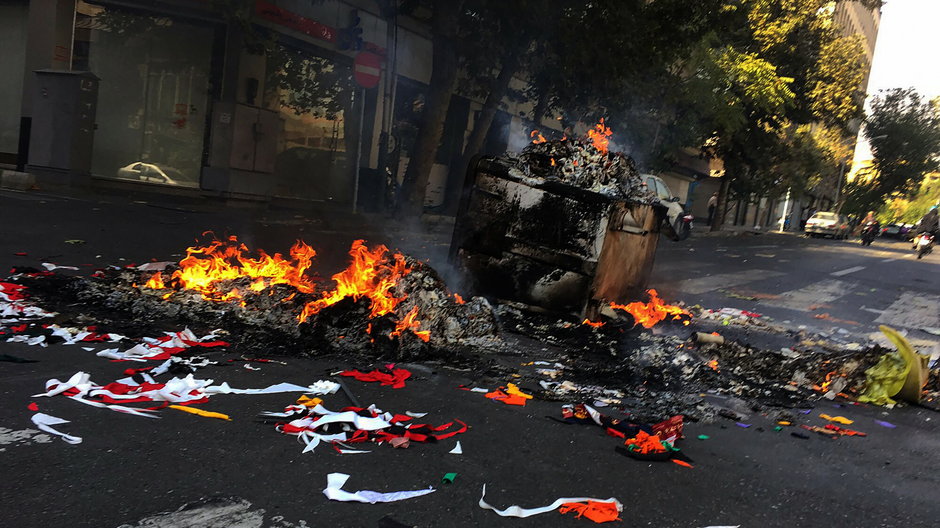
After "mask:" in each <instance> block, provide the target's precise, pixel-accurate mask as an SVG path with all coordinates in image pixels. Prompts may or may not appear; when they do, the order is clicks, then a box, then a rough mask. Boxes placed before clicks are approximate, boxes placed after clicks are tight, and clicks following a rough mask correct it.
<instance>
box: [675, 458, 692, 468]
mask: <svg viewBox="0 0 940 528" xmlns="http://www.w3.org/2000/svg"><path fill="white" fill-rule="evenodd" d="M670 460H672V463H673V464H679V465H680V466H682V467H687V468H694V467H695V466H693V465H692V464H689V463H688V462H686V461H685V460H679V459H678V458H670Z"/></svg>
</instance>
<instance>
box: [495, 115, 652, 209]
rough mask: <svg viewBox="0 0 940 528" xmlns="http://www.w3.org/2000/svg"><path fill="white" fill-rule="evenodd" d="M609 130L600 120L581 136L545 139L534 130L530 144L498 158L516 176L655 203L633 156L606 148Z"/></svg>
mask: <svg viewBox="0 0 940 528" xmlns="http://www.w3.org/2000/svg"><path fill="white" fill-rule="evenodd" d="M611 134H612V132H611V130H610V128H608V127H606V126H605V125H604V123H603V120H602V121H601V122H600V123H598V124H597V125H595V127H594V128H593V129H590V130H588V133H587V135H586V136H584V137H570V138H569V137H563V138H561V139H552V140H545V139H544V138H543V137H542V136H541V135H539V134H538V131H534V132H533V136H537V137H536V139H535V140H534V141H533V142H532V143H531V144H530V145H528V146H527V147H526V148H524V149H523V150H522V152H520V153H519V154H518V155H515V156H513V155H510V156H507V157H506V158H502V159H500V161H501V162H502V163H505V164H507V165H508V166H509V167H510V174H511V175H515V176H517V177H521V178H534V179H539V180H548V181H557V182H561V183H565V184H568V185H572V186H575V187H580V188H582V189H585V190H588V191H592V192H596V193H599V194H602V195H604V196H607V197H610V198H614V199H619V200H628V201H631V202H634V203H642V204H647V205H650V204H655V203H658V201H659V200H658V198H657V197H656V195H655V194H653V193H652V192H651V191H650V190H649V189H647V187H646V185H645V183H644V182H643V180H642V179H641V178H640V176H639V173H638V172H637V169H636V164H635V163H634V161H633V159H632V158H630V157H629V156H627V155H626V154H624V153H622V152H612V151H610V149H609V139H608V138H609V137H610V135H611Z"/></svg>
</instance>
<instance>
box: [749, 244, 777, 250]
mask: <svg viewBox="0 0 940 528" xmlns="http://www.w3.org/2000/svg"><path fill="white" fill-rule="evenodd" d="M775 247H780V245H779V244H770V245H769V246H751V249H768V248H775Z"/></svg>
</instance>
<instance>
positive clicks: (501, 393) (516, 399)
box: [486, 383, 532, 407]
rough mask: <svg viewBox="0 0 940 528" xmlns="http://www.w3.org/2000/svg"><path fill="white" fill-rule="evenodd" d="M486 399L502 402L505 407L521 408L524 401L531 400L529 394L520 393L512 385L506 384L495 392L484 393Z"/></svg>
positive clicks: (517, 388)
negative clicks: (515, 406)
mask: <svg viewBox="0 0 940 528" xmlns="http://www.w3.org/2000/svg"><path fill="white" fill-rule="evenodd" d="M486 397H487V398H489V399H491V400H495V401H499V402H503V403H505V404H506V405H519V406H523V407H524V406H525V402H526V400H531V399H532V395H531V394H526V393H524V392H522V391H521V390H519V387H517V386H516V385H515V384H514V383H507V384H506V386H505V387H500V388H498V389H496V390H495V391H492V392H488V393H486Z"/></svg>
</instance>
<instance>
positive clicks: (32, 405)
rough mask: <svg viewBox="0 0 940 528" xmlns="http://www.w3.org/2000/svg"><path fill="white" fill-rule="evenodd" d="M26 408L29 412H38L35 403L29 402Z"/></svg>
mask: <svg viewBox="0 0 940 528" xmlns="http://www.w3.org/2000/svg"><path fill="white" fill-rule="evenodd" d="M26 408H27V409H29V410H31V411H33V412H35V411H38V410H39V406H38V405H36V402H31V403H30V404H29V405H27V406H26Z"/></svg>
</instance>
